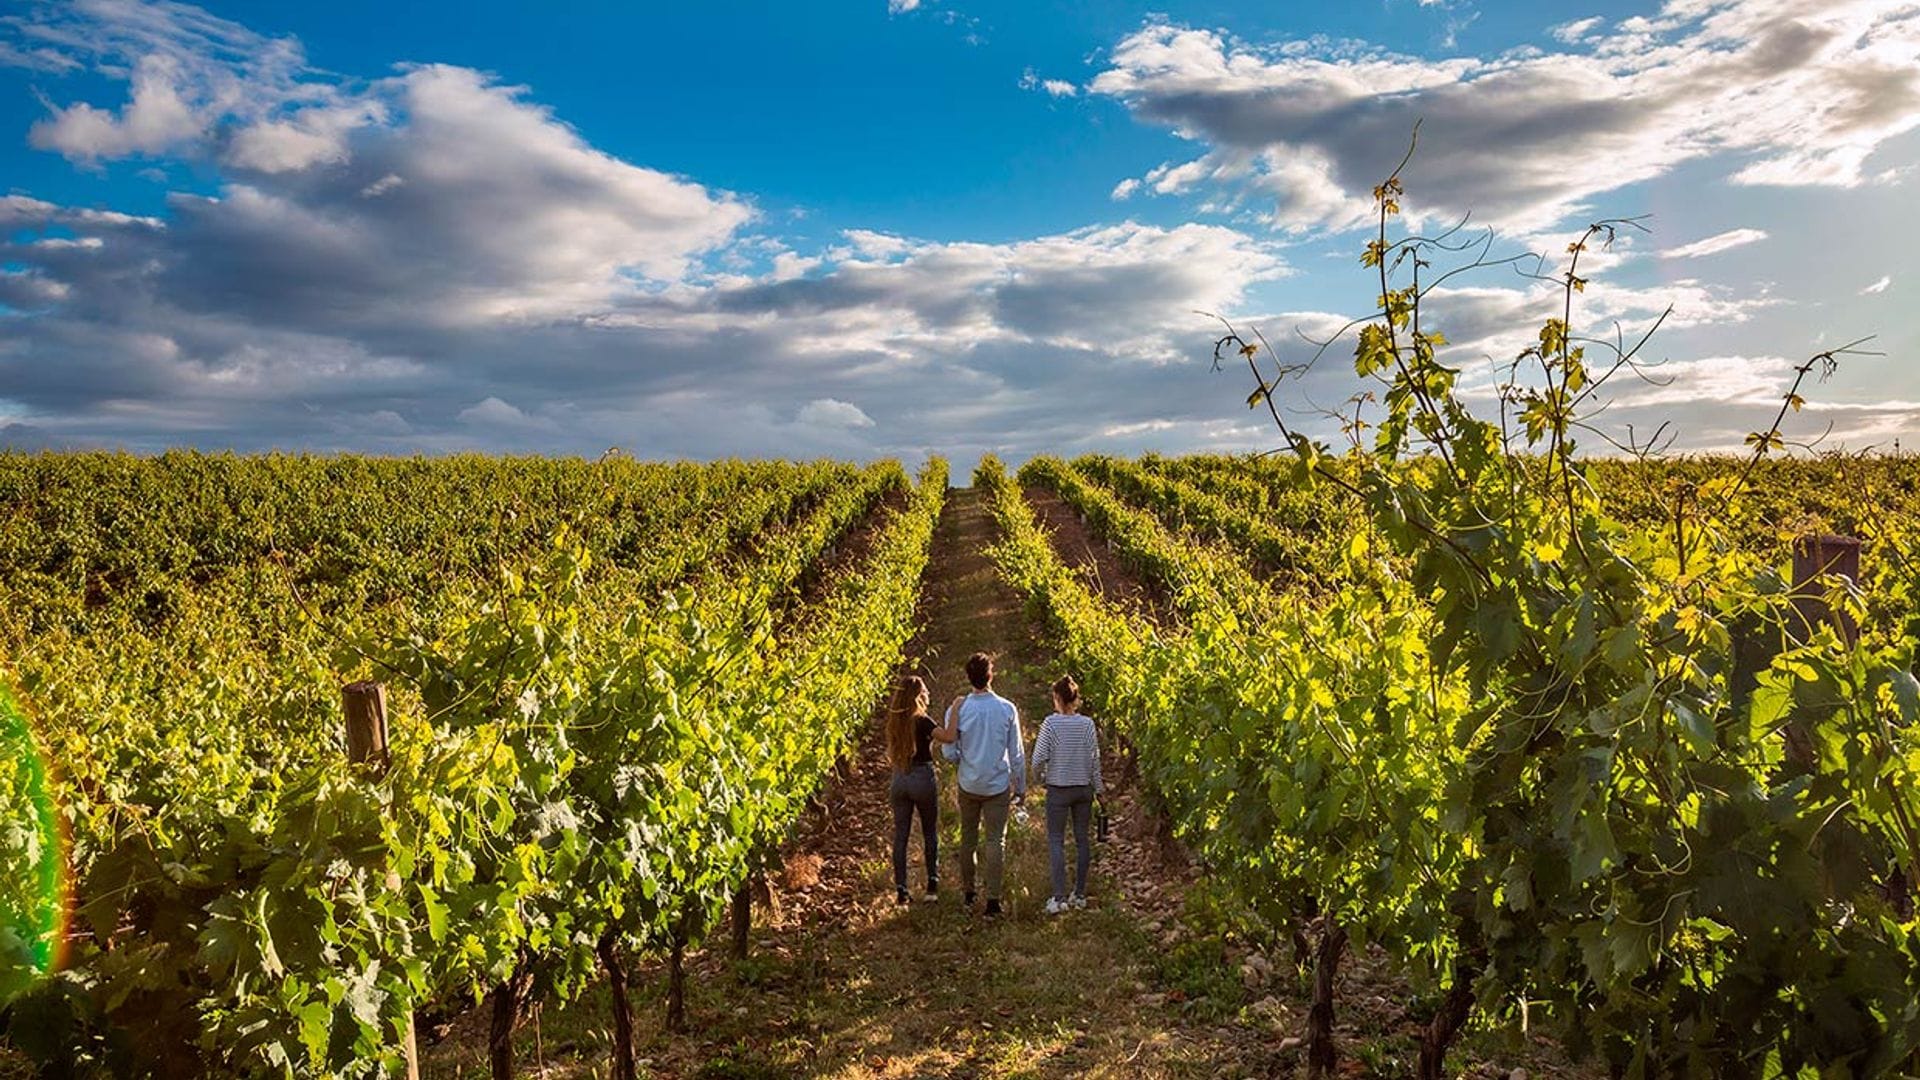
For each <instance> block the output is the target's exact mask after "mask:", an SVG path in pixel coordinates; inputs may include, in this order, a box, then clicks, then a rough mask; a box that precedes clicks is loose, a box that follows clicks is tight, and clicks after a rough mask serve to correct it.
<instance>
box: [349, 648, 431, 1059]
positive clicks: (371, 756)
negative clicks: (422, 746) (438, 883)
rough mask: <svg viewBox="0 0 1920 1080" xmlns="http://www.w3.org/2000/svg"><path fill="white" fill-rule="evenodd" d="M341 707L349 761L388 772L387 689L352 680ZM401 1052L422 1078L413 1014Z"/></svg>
mask: <svg viewBox="0 0 1920 1080" xmlns="http://www.w3.org/2000/svg"><path fill="white" fill-rule="evenodd" d="M340 704H341V710H342V711H343V712H344V713H345V714H346V719H347V761H348V762H350V763H352V764H354V765H364V766H367V767H369V768H371V769H372V770H373V772H374V775H376V776H379V775H385V773H386V771H387V765H388V763H389V760H390V759H389V755H388V753H387V688H386V687H385V686H382V685H381V684H379V683H377V682H355V683H348V684H347V685H345V686H343V687H341V688H340ZM387 889H388V890H389V891H391V892H399V891H400V875H399V874H397V873H395V872H393V871H392V870H388V871H387ZM401 1039H402V1042H401V1046H400V1052H401V1053H402V1054H404V1055H405V1057H406V1060H407V1080H420V1051H419V1046H418V1040H417V1039H416V1038H415V1035H414V1029H413V1014H412V1012H408V1014H407V1028H406V1032H405V1034H403V1035H402V1036H401Z"/></svg>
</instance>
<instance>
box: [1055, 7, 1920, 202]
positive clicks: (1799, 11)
mask: <svg viewBox="0 0 1920 1080" xmlns="http://www.w3.org/2000/svg"><path fill="white" fill-rule="evenodd" d="M1559 29H1560V30H1561V31H1562V32H1563V33H1562V34H1561V35H1560V36H1561V37H1562V38H1563V39H1574V38H1576V37H1577V40H1578V44H1574V43H1572V42H1571V41H1569V42H1568V47H1567V48H1566V49H1565V50H1564V51H1560V52H1552V53H1549V52H1523V53H1518V54H1510V55H1505V56H1497V57H1490V58H1456V59H1444V60H1428V59H1421V58H1417V57H1411V56H1404V55H1398V54H1394V53H1391V52H1387V51H1385V50H1380V49H1374V48H1370V47H1367V46H1365V45H1364V44H1357V43H1352V42H1344V43H1328V42H1320V41H1308V42H1286V43H1282V44H1280V45H1277V46H1263V45H1257V44H1252V43H1248V42H1243V41H1239V40H1236V39H1233V38H1231V37H1229V36H1227V35H1225V34H1223V33H1221V32H1218V31H1213V30H1202V29H1191V28H1187V27H1182V26H1178V25H1174V24H1171V23H1164V22H1156V23H1151V24H1149V25H1147V26H1145V27H1143V28H1142V29H1141V30H1139V31H1137V32H1136V33H1134V34H1131V35H1129V36H1128V37H1127V38H1125V39H1124V40H1122V41H1121V42H1120V43H1119V44H1118V45H1117V46H1116V47H1115V48H1114V50H1113V52H1112V54H1111V57H1110V66H1109V67H1108V69H1107V70H1105V71H1103V72H1101V73H1100V74H1099V75H1098V76H1097V77H1096V78H1095V79H1094V80H1093V82H1092V84H1091V87H1090V90H1091V92H1093V93H1097V94H1104V95H1107V96H1110V97H1113V98H1116V99H1118V100H1120V101H1121V102H1123V103H1125V104H1126V106H1127V107H1128V108H1129V109H1131V110H1132V111H1133V112H1134V114H1135V115H1136V116H1138V117H1139V118H1140V119H1142V120H1144V121H1147V122H1150V123H1154V124H1160V125H1164V126H1166V127H1168V128H1171V129H1173V130H1174V131H1175V132H1177V133H1179V134H1180V135H1182V136H1183V137H1186V138H1189V139H1192V140H1194V141H1197V142H1199V143H1202V144H1203V145H1204V146H1205V147H1206V150H1205V152H1204V153H1203V154H1202V155H1201V156H1200V157H1198V158H1196V159H1193V160H1191V161H1188V162H1184V163H1178V164H1175V163H1169V164H1168V165H1166V166H1163V167H1162V168H1161V169H1159V170H1156V172H1155V173H1150V174H1148V176H1147V177H1146V178H1145V180H1146V182H1147V186H1149V187H1151V188H1152V189H1153V190H1156V191H1161V192H1180V191H1185V190H1188V189H1190V188H1193V187H1195V186H1197V185H1200V184H1207V185H1209V186H1211V187H1213V188H1216V189H1218V190H1219V191H1221V192H1223V193H1226V194H1227V195H1228V196H1230V197H1231V198H1232V199H1234V200H1236V201H1238V202H1239V203H1241V204H1245V205H1250V206H1254V207H1256V208H1261V209H1263V210H1264V212H1265V213H1267V214H1269V215H1270V217H1271V219H1272V220H1273V221H1274V222H1275V223H1277V224H1279V225H1283V226H1286V227H1289V228H1296V229H1299V228H1307V227H1313V226H1333V227H1336V228H1337V227H1349V226H1355V225H1358V224H1360V223H1362V222H1363V221H1364V220H1365V218H1366V210H1367V207H1366V205H1365V204H1364V203H1361V202H1358V201H1356V200H1354V199H1352V198H1348V197H1338V198H1336V197H1332V194H1331V193H1345V192H1356V191H1358V192H1365V191H1368V190H1370V189H1371V187H1372V185H1373V184H1374V183H1377V182H1378V180H1379V178H1380V177H1382V176H1384V175H1385V174H1386V172H1387V171H1388V170H1390V169H1391V168H1392V167H1393V165H1394V163H1395V162H1396V161H1398V160H1399V157H1400V155H1401V154H1402V152H1403V151H1404V150H1405V147H1406V145H1407V139H1408V137H1409V134H1410V133H1411V132H1412V131H1413V128H1414V125H1415V122H1416V121H1419V122H1420V123H1421V127H1420V131H1421V151H1420V155H1419V158H1418V167H1417V173H1416V178H1415V183H1416V184H1417V187H1418V193H1419V197H1418V199H1417V200H1416V203H1417V205H1419V206H1422V207H1428V208H1431V209H1433V210H1434V211H1435V212H1436V213H1439V214H1443V215H1444V214H1455V213H1461V212H1465V211H1474V212H1476V213H1477V214H1479V215H1481V216H1482V217H1483V218H1486V219H1491V220H1493V221H1495V222H1498V223H1502V224H1505V225H1508V226H1511V227H1515V228H1536V227H1540V226H1543V225H1547V224H1551V223H1554V222H1556V221H1559V220H1561V219H1563V218H1565V217H1566V216H1567V215H1569V214H1573V213H1575V212H1578V211H1581V210H1582V209H1583V208H1585V207H1586V206H1587V205H1589V204H1590V203H1591V202H1592V201H1593V199H1594V198H1595V197H1596V196H1598V195H1602V194H1604V193H1606V192H1609V191H1613V190H1616V189H1618V188H1621V187H1624V186H1626V185H1628V184H1632V183H1635V182H1639V181H1644V180H1647V179H1650V178H1653V177H1656V176H1659V175H1662V174H1663V173H1666V172H1667V171H1669V170H1671V169H1673V168H1674V167H1676V166H1678V165H1680V164H1681V163H1683V162H1687V161H1691V160H1696V159H1700V158H1705V157H1709V156H1713V157H1720V158H1724V159H1727V160H1729V161H1730V162H1732V163H1734V165H1733V170H1732V172H1731V175H1730V176H1729V179H1730V180H1732V181H1733V182H1735V183H1742V184H1775V185H1807V184H1824V185H1836V186H1853V185H1858V184H1861V183H1864V182H1867V181H1868V180H1870V179H1871V178H1872V176H1871V174H1870V173H1869V171H1868V169H1867V167H1866V163H1867V159H1868V158H1869V157H1870V156H1871V155H1872V154H1873V153H1874V151H1876V150H1877V149H1879V148H1880V147H1881V146H1882V145H1883V144H1884V143H1885V142H1886V141H1887V140H1889V139H1891V138H1893V137H1894V136H1896V135H1899V134H1901V133H1904V132H1907V131H1910V130H1912V129H1913V128H1915V127H1916V126H1920V67H1917V66H1916V65H1914V64H1913V62H1912V58H1913V56H1914V53H1915V49H1916V47H1920V13H1916V12H1914V11H1912V10H1892V11H1890V10H1889V9H1888V7H1887V5H1886V4H1884V3H1882V2H1879V0H1813V2H1803V0H1729V2H1700V0H1669V2H1668V3H1667V5H1666V6H1665V7H1664V8H1663V9H1662V11H1661V13H1660V15H1659V16H1658V17H1654V18H1646V17H1636V18H1630V19H1626V20H1622V21H1620V22H1618V23H1614V24H1612V25H1610V26H1606V27H1604V28H1602V27H1601V25H1600V24H1598V23H1595V24H1592V25H1587V20H1582V21H1581V22H1580V23H1574V24H1567V25H1565V26H1562V27H1560V28H1559ZM1576 31H1578V33H1577V34H1576ZM1573 160H1579V161H1593V162H1599V161H1604V162H1605V163H1606V164H1605V167H1603V168H1580V167H1573V168H1570V167H1568V162H1569V161H1573Z"/></svg>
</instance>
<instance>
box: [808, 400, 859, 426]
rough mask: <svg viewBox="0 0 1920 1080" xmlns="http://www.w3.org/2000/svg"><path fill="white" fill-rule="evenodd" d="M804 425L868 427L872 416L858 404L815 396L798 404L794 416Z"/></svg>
mask: <svg viewBox="0 0 1920 1080" xmlns="http://www.w3.org/2000/svg"><path fill="white" fill-rule="evenodd" d="M794 419H795V420H796V421H797V422H798V423H800V424H801V425H802V426H805V427H815V428H870V427H872V426H873V417H871V416H868V415H867V414H866V413H865V412H863V411H861V409H860V406H858V405H854V404H852V403H850V402H845V401H839V400H837V399H834V398H816V399H814V400H812V401H809V402H807V403H806V404H805V405H802V406H800V413H799V415H798V416H796V417H795V418H794Z"/></svg>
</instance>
